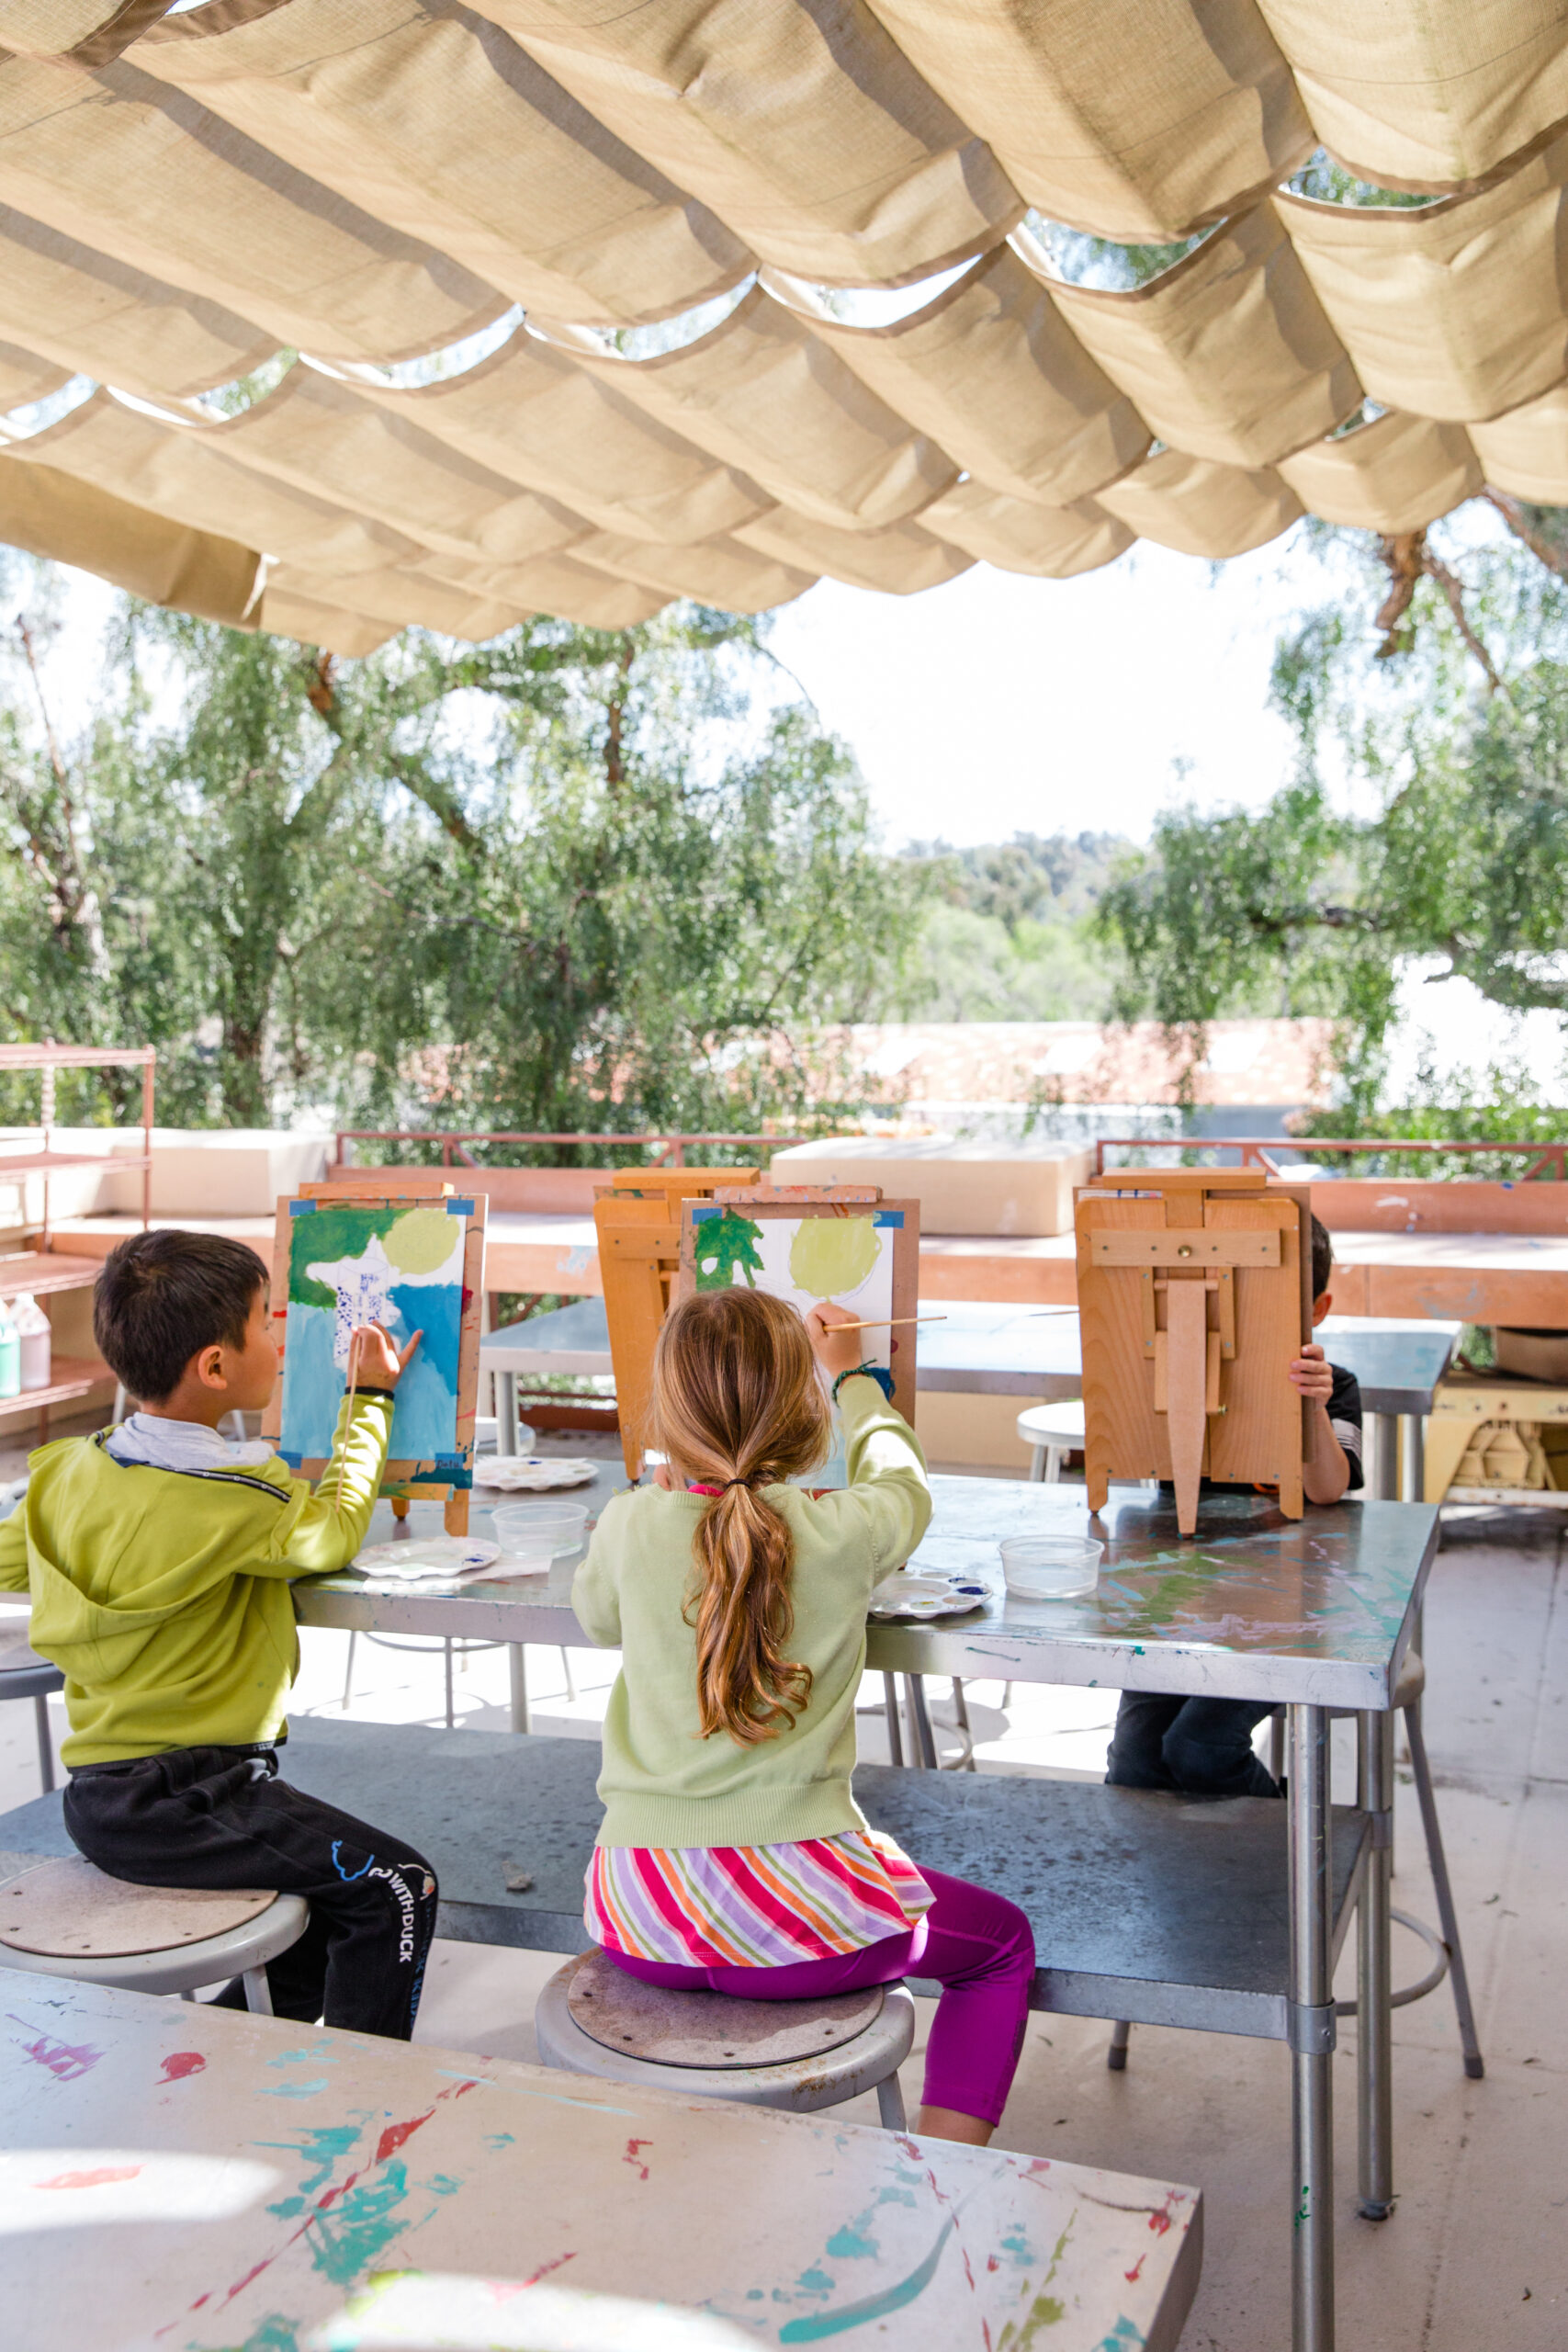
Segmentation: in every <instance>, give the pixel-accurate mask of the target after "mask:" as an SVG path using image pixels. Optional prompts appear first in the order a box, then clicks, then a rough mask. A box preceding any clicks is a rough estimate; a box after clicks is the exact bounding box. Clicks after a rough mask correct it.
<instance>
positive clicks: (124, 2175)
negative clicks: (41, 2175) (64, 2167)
mask: <svg viewBox="0 0 1568 2352" xmlns="http://www.w3.org/2000/svg"><path fill="white" fill-rule="evenodd" d="M140 2173H141V2165H99V2167H98V2169H97V2171H96V2172H57V2173H56V2174H55V2176H54V2178H53V2179H52V2180H35V2181H34V2183H33V2187H34V2188H102V2187H103V2185H104V2183H105V2181H106V2180H135V2179H136V2178H137V2177H138V2176H139V2174H140Z"/></svg>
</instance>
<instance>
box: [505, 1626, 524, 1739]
mask: <svg viewBox="0 0 1568 2352" xmlns="http://www.w3.org/2000/svg"><path fill="white" fill-rule="evenodd" d="M507 1649H508V1657H507V1664H508V1665H509V1667H510V1668H511V1669H512V1728H513V1731H526V1730H527V1729H528V1728H529V1724H528V1652H527V1650H526V1649H525V1646H524V1645H523V1644H522V1643H521V1642H510V1643H508V1645H507Z"/></svg>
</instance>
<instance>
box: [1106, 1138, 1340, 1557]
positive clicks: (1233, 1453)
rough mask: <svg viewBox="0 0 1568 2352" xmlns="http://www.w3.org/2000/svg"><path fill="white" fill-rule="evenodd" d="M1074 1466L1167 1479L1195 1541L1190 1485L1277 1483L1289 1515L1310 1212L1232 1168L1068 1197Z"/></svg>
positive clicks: (1160, 1174) (1297, 1460)
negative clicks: (1074, 1328)
mask: <svg viewBox="0 0 1568 2352" xmlns="http://www.w3.org/2000/svg"><path fill="white" fill-rule="evenodd" d="M1075 1224H1076V1230H1077V1284H1078V1313H1079V1318H1080V1329H1081V1332H1082V1340H1083V1397H1084V1464H1085V1471H1086V1475H1087V1478H1088V1486H1089V1509H1090V1510H1103V1509H1104V1506H1105V1501H1106V1497H1107V1492H1108V1487H1109V1483H1110V1481H1111V1478H1113V1477H1118V1478H1169V1479H1170V1480H1172V1481H1173V1483H1174V1485H1175V1487H1176V1512H1177V1524H1178V1525H1179V1528H1180V1530H1181V1532H1182V1533H1183V1534H1184V1535H1191V1534H1193V1533H1195V1532H1196V1530H1197V1525H1198V1489H1199V1483H1200V1481H1201V1479H1202V1478H1203V1477H1205V1476H1208V1477H1211V1478H1215V1479H1221V1480H1226V1481H1234V1482H1235V1483H1237V1484H1240V1485H1254V1484H1257V1485H1266V1486H1272V1487H1278V1488H1279V1492H1280V1510H1282V1511H1283V1512H1284V1514H1285V1516H1286V1518H1287V1519H1300V1517H1301V1516H1302V1511H1303V1492H1302V1466H1303V1462H1304V1461H1306V1460H1308V1459H1310V1449H1311V1432H1312V1426H1313V1423H1312V1417H1311V1414H1310V1411H1309V1409H1308V1408H1307V1407H1306V1406H1305V1405H1304V1404H1303V1400H1302V1398H1301V1397H1298V1395H1297V1394H1296V1391H1295V1390H1294V1389H1293V1388H1292V1385H1291V1383H1290V1381H1289V1380H1288V1378H1287V1377H1286V1368H1287V1366H1288V1365H1289V1364H1290V1363H1292V1360H1293V1359H1294V1358H1295V1357H1296V1356H1297V1355H1299V1354H1300V1352H1301V1350H1302V1345H1303V1341H1304V1340H1306V1339H1307V1338H1309V1337H1310V1335H1311V1330H1312V1204H1311V1195H1310V1193H1307V1192H1306V1191H1305V1189H1304V1188H1300V1187H1292V1186H1290V1185H1287V1184H1281V1183H1280V1182H1277V1181H1275V1180H1270V1181H1269V1182H1267V1183H1263V1182H1259V1180H1258V1177H1257V1176H1256V1175H1255V1174H1254V1173H1253V1172H1252V1171H1251V1170H1248V1169H1243V1168H1235V1169H1231V1168H1223V1169H1215V1168H1202V1169H1191V1168H1182V1169H1173V1168H1145V1169H1121V1170H1116V1171H1115V1172H1114V1173H1112V1174H1110V1175H1106V1176H1100V1177H1097V1178H1096V1180H1095V1182H1094V1183H1093V1184H1092V1185H1089V1186H1086V1187H1084V1188H1083V1189H1081V1190H1080V1191H1079V1192H1078V1193H1077V1209H1076V1215H1075Z"/></svg>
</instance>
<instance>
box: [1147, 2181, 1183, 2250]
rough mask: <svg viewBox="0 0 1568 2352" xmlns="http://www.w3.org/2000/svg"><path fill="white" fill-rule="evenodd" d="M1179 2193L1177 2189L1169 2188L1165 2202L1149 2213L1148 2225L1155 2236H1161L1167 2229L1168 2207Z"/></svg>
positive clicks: (1169, 2215) (1175, 2200)
mask: <svg viewBox="0 0 1568 2352" xmlns="http://www.w3.org/2000/svg"><path fill="white" fill-rule="evenodd" d="M1178 2197H1179V2191H1178V2190H1177V2189H1174V2188H1173V2189H1171V2190H1170V2192H1169V2193H1168V2196H1167V2198H1166V2200H1165V2203H1164V2204H1163V2205H1158V2206H1156V2208H1155V2211H1153V2212H1152V2213H1151V2214H1150V2215H1149V2227H1150V2229H1151V2230H1153V2232H1154V2233H1155V2235H1156V2237H1159V2238H1163V2237H1164V2235H1165V2233H1166V2232H1167V2230H1168V2229H1169V2227H1170V2222H1171V2211H1170V2209H1171V2207H1172V2206H1173V2205H1174V2204H1175V2203H1176V2202H1177V2199H1178Z"/></svg>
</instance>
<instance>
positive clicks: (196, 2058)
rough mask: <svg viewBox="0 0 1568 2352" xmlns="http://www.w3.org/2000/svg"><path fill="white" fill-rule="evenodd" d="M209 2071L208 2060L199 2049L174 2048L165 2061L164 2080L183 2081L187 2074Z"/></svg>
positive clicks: (169, 2081)
mask: <svg viewBox="0 0 1568 2352" xmlns="http://www.w3.org/2000/svg"><path fill="white" fill-rule="evenodd" d="M206 2071H207V2061H206V2059H205V2058H204V2057H203V2056H202V2054H201V2052H200V2051H199V2050H172V2051H171V2052H169V2055H168V2056H167V2057H166V2058H165V2059H164V2081H165V2082H166V2083H183V2082H184V2080H185V2078H186V2075H201V2074H205V2073H206Z"/></svg>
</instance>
